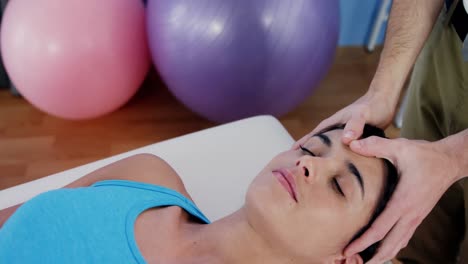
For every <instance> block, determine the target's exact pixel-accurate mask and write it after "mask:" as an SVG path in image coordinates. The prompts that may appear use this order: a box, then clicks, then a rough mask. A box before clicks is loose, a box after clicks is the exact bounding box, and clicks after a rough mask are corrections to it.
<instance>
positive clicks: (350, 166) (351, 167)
mask: <svg viewBox="0 0 468 264" xmlns="http://www.w3.org/2000/svg"><path fill="white" fill-rule="evenodd" d="M347 165H348V170H349V172H351V174H353V175H354V176H355V177H356V179H357V181H358V182H359V187H361V197H364V181H363V180H362V176H361V173H360V172H359V170H358V169H357V168H356V166H354V164H353V163H351V162H349V161H348V162H347Z"/></svg>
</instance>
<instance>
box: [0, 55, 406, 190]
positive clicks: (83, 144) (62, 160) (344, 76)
mask: <svg viewBox="0 0 468 264" xmlns="http://www.w3.org/2000/svg"><path fill="white" fill-rule="evenodd" d="M379 53H380V52H379V51H377V52H375V53H373V54H367V53H365V52H364V51H363V50H362V49H361V48H341V49H339V50H338V54H337V56H336V59H335V63H334V65H333V67H332V69H331V71H330V72H329V74H328V75H327V76H326V78H325V79H324V80H323V81H322V83H321V84H320V87H319V88H318V89H317V90H316V92H315V93H314V94H313V95H312V96H311V97H310V98H307V100H306V101H305V102H304V103H302V104H301V105H299V106H298V107H297V108H296V109H295V110H294V111H292V112H291V113H289V114H287V115H286V116H283V117H281V118H280V121H281V123H282V124H283V125H284V126H285V127H286V128H287V130H288V131H289V132H290V133H291V135H292V136H293V137H294V138H296V139H297V138H299V137H301V136H302V135H304V134H305V133H308V132H309V131H310V130H312V129H313V128H314V127H315V126H316V125H317V124H318V123H319V122H320V121H321V120H322V119H324V118H326V117H328V116H330V115H331V114H333V113H334V112H336V111H337V110H339V109H340V108H342V107H344V106H346V105H348V104H349V103H351V102H353V101H354V100H355V99H357V98H358V97H359V96H361V95H362V94H364V92H365V91H366V90H367V87H368V85H369V83H370V80H371V78H372V76H373V73H374V71H375V68H376V65H377V62H378V57H379ZM216 125H217V124H214V123H211V122H209V121H206V120H204V119H203V118H200V117H198V116H196V115H195V114H193V113H191V112H190V111H189V110H188V109H186V108H185V107H184V106H183V105H181V104H180V103H178V102H177V101H176V100H175V99H174V97H172V96H171V94H170V93H169V92H168V91H167V89H166V88H165V87H164V85H163V84H162V83H161V81H160V80H159V78H158V77H157V75H156V74H151V75H150V76H149V78H148V79H147V81H146V82H145V84H144V85H143V87H142V89H141V90H140V91H139V93H138V94H137V95H136V96H135V97H134V98H133V99H132V100H131V101H130V102H129V103H128V104H127V105H126V106H125V107H123V108H122V109H120V110H118V111H116V112H114V113H112V114H110V115H108V116H105V117H102V118H99V119H95V120H91V121H80V122H72V121H66V120H61V119H58V118H55V117H51V116H48V115H46V114H44V113H42V112H40V111H38V110H36V109H35V108H33V107H32V106H31V105H30V104H28V103H27V102H26V101H25V100H24V99H22V98H17V97H14V96H12V95H11V94H10V93H9V91H7V90H4V89H1V90H0V189H4V188H7V187H11V186H14V185H17V184H20V183H23V182H27V181H31V180H34V179H37V178H40V177H44V176H47V175H49V174H52V173H56V172H60V171H63V170H66V169H69V168H73V167H76V166H79V165H82V164H85V163H89V162H91V161H95V160H97V159H102V158H105V157H108V156H110V155H114V154H118V153H121V152H125V151H128V150H132V149H135V148H138V147H141V146H145V145H148V144H152V143H156V142H159V141H162V140H165V139H169V138H173V137H177V136H180V135H184V134H187V133H190V132H194V131H198V130H201V129H205V128H209V127H213V126H216ZM387 132H388V133H389V135H390V136H391V137H396V136H398V130H397V129H395V128H390V129H389V130H387Z"/></svg>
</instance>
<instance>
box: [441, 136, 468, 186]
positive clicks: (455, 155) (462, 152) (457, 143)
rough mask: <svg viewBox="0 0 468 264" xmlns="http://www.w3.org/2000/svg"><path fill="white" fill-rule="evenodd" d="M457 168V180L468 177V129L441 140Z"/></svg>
mask: <svg viewBox="0 0 468 264" xmlns="http://www.w3.org/2000/svg"><path fill="white" fill-rule="evenodd" d="M440 144H442V148H443V150H444V151H446V152H447V153H449V157H450V159H452V160H453V161H454V166H455V168H456V169H457V170H456V171H457V175H456V180H460V179H462V178H465V177H468V129H465V130H464V131H462V132H459V133H458V134H455V135H451V136H449V137H447V138H445V139H443V140H441V141H440Z"/></svg>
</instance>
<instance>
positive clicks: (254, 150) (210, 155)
mask: <svg viewBox="0 0 468 264" xmlns="http://www.w3.org/2000/svg"><path fill="white" fill-rule="evenodd" d="M293 143H294V140H293V138H292V137H291V135H290V134H289V133H288V132H287V131H286V129H285V128H284V127H283V126H282V125H281V123H280V122H279V121H278V120H277V119H276V118H274V117H272V116H256V117H252V118H248V119H244V120H240V121H236V122H232V123H228V124H224V125H220V126H217V127H213V128H209V129H205V130H202V131H199V132H195V133H192V134H188V135H184V136H181V137H177V138H173V139H170V140H166V141H163V142H159V143H155V144H152V145H149V146H146V147H142V148H138V149H135V150H132V151H129V152H126V153H122V154H119V155H116V156H112V157H108V158H105V159H103V160H99V161H96V162H92V163H89V164H86V165H83V166H80V167H77V168H74V169H70V170H66V171H63V172H60V173H56V174H53V175H49V176H46V177H44V178H40V179H38V180H35V181H31V182H28V183H24V184H21V185H18V186H14V187H12V188H9V189H5V190H2V191H0V209H4V208H7V207H10V206H13V205H16V204H19V203H23V202H25V201H27V200H29V199H30V198H32V197H34V196H36V195H38V194H40V193H42V192H46V191H49V190H52V189H57V188H61V187H63V186H65V185H67V184H68V183H70V182H72V181H75V180H77V179H79V178H80V177H82V176H84V175H86V174H88V173H90V172H92V171H94V170H96V169H98V168H101V167H103V166H105V165H107V164H110V163H113V162H115V161H118V160H121V159H123V158H126V157H129V156H132V155H135V154H138V153H151V154H154V155H157V156H159V157H161V158H162V159H164V160H165V161H166V162H168V163H169V164H170V165H171V166H172V167H173V168H174V169H175V171H177V173H178V174H179V175H180V177H181V178H182V180H183V182H184V183H185V187H186V188H187V191H188V193H189V194H190V195H191V196H192V198H193V200H194V201H195V203H196V204H197V206H198V207H199V208H200V209H201V210H202V212H204V214H205V215H206V216H207V217H208V218H209V219H210V220H211V221H215V220H217V219H219V218H221V217H223V216H226V215H228V214H230V213H232V212H234V211H236V210H237V209H239V208H240V207H241V206H242V204H243V203H244V197H245V193H246V191H247V187H248V185H249V184H250V182H251V181H252V179H253V178H254V177H255V176H256V175H257V174H258V172H260V170H262V169H263V168H264V166H265V165H266V164H267V163H268V162H269V161H270V160H271V159H272V158H273V157H274V156H275V155H276V154H278V153H280V152H282V151H284V150H287V149H289V148H290V147H291V146H292V144H293Z"/></svg>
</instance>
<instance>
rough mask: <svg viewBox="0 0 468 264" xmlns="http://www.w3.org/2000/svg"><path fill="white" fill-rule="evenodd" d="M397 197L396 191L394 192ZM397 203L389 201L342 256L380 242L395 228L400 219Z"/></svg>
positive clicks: (350, 254)
mask: <svg viewBox="0 0 468 264" xmlns="http://www.w3.org/2000/svg"><path fill="white" fill-rule="evenodd" d="M395 194H396V195H398V190H397V191H395ZM399 208H400V207H399V205H398V202H395V201H392V200H390V201H389V202H388V204H387V208H386V209H385V210H384V211H383V212H382V213H381V214H380V216H379V217H377V219H376V220H375V222H374V223H373V224H372V225H371V227H370V228H369V229H368V230H367V231H366V232H365V233H364V234H363V235H362V236H361V237H359V238H358V239H356V240H355V241H353V243H351V244H350V245H349V246H348V247H347V248H346V249H345V252H344V254H345V255H346V256H348V257H349V256H352V255H354V254H356V253H358V252H361V251H363V250H365V249H366V248H368V247H369V246H370V245H372V244H374V243H375V242H378V241H380V240H382V239H383V238H384V237H385V236H386V235H387V233H388V232H389V231H390V230H391V229H392V228H393V227H394V226H395V224H396V223H397V221H398V219H399V218H400V215H401V214H399V213H400V210H399Z"/></svg>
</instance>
